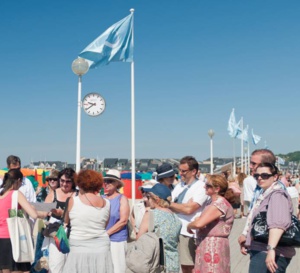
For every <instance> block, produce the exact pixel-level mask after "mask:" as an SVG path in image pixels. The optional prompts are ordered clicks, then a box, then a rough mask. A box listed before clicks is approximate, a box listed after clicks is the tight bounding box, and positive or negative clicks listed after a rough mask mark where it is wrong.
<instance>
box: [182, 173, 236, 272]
mask: <svg viewBox="0 0 300 273" xmlns="http://www.w3.org/2000/svg"><path fill="white" fill-rule="evenodd" d="M207 177H208V178H207V181H206V183H205V190H206V194H207V195H208V196H210V199H209V200H208V201H206V204H204V206H205V207H204V210H203V212H202V214H201V215H200V217H198V218H196V219H195V220H194V221H193V222H191V223H190V224H188V226H187V230H188V232H189V233H194V232H193V231H192V230H193V229H196V230H197V245H198V246H197V249H196V259H195V272H214V273H230V251H229V240H228V237H229V234H230V231H231V228H232V225H233V221H234V212H233V208H232V205H231V204H233V203H234V202H235V199H236V198H235V196H234V192H233V190H232V189H229V188H228V182H227V180H226V178H225V177H224V176H223V175H208V176H207Z"/></svg>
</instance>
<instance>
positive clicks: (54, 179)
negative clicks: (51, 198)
mask: <svg viewBox="0 0 300 273" xmlns="http://www.w3.org/2000/svg"><path fill="white" fill-rule="evenodd" d="M46 181H48V182H49V181H58V179H57V178H47V179H46Z"/></svg>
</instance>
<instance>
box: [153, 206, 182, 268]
mask: <svg viewBox="0 0 300 273" xmlns="http://www.w3.org/2000/svg"><path fill="white" fill-rule="evenodd" d="M153 214H154V231H155V232H156V231H157V229H158V228H159V234H160V237H161V238H162V239H163V242H164V248H165V260H166V270H167V272H179V270H180V265H179V254H178V250H177V246H178V240H179V234H180V230H181V225H182V224H181V221H180V220H179V218H178V217H177V215H176V214H174V213H170V212H166V211H163V210H159V209H154V210H153Z"/></svg>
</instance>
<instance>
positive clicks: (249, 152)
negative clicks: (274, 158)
mask: <svg viewBox="0 0 300 273" xmlns="http://www.w3.org/2000/svg"><path fill="white" fill-rule="evenodd" d="M247 171H248V174H250V139H248V170H247Z"/></svg>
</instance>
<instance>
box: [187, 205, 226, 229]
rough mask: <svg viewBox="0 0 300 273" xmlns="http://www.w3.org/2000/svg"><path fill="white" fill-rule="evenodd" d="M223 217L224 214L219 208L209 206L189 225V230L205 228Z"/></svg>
mask: <svg viewBox="0 0 300 273" xmlns="http://www.w3.org/2000/svg"><path fill="white" fill-rule="evenodd" d="M221 216H222V212H221V211H220V210H219V209H218V208H217V207H215V206H208V207H207V208H206V209H205V211H204V212H203V213H202V214H201V216H200V217H198V218H197V219H195V220H194V221H193V222H191V223H189V224H188V230H189V229H190V230H191V229H201V228H204V227H205V226H206V225H208V224H209V223H211V222H213V221H214V220H216V219H218V218H220V217H221Z"/></svg>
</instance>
